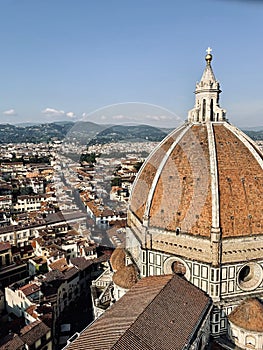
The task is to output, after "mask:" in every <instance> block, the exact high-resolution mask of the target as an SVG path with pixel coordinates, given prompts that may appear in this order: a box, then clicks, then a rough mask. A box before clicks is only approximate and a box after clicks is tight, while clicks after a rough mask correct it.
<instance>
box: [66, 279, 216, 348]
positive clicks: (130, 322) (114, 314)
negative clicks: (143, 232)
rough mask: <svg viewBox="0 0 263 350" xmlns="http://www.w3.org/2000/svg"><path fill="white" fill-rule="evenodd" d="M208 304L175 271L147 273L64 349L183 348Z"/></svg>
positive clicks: (199, 293) (200, 293)
mask: <svg viewBox="0 0 263 350" xmlns="http://www.w3.org/2000/svg"><path fill="white" fill-rule="evenodd" d="M211 305H212V301H211V299H210V298H209V297H208V296H207V295H206V294H205V293H204V292H203V291H201V290H200V289H198V288H197V287H195V286H194V285H192V284H191V283H189V282H188V281H186V280H185V279H182V278H180V277H178V276H177V275H162V276H152V277H146V278H143V279H141V280H140V281H139V282H138V283H136V284H135V285H134V286H133V287H132V288H131V289H130V290H129V291H128V292H127V293H126V294H125V295H124V296H123V297H122V298H121V299H120V300H118V301H117V302H116V304H114V305H113V306H112V307H111V308H110V309H108V310H107V311H106V312H105V313H104V314H103V315H102V316H101V317H100V318H99V319H97V320H96V321H95V322H94V323H93V324H92V325H91V326H89V327H88V328H87V329H86V330H85V331H84V332H83V333H81V335H80V336H79V338H77V339H76V340H75V341H74V342H73V343H72V344H70V345H69V346H68V347H67V350H75V349H78V350H84V349H85V350H89V349H90V350H91V349H92V350H102V349H103V350H104V349H114V350H124V349H125V350H129V349H130V350H136V349H140V350H141V349H147V350H148V349H149V350H157V349H158V350H159V349H163V350H166V349H167V350H168V349H169V350H170V349H183V348H184V346H185V344H186V343H187V342H188V341H189V339H190V338H191V335H192V333H193V331H194V330H195V327H196V326H197V325H198V324H199V323H200V322H202V321H203V317H204V314H206V313H207V312H209V311H210V306H211ZM189 311H190V312H191V317H189ZM160 333H162V336H160Z"/></svg>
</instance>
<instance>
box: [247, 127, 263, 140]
mask: <svg viewBox="0 0 263 350" xmlns="http://www.w3.org/2000/svg"><path fill="white" fill-rule="evenodd" d="M243 132H244V133H245V134H247V135H248V136H249V137H251V138H252V140H254V141H260V140H263V128H262V130H260V131H253V130H243Z"/></svg>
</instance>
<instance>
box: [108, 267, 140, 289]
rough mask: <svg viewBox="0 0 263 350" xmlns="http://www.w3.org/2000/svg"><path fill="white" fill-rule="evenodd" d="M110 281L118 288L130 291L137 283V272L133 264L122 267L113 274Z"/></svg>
mask: <svg viewBox="0 0 263 350" xmlns="http://www.w3.org/2000/svg"><path fill="white" fill-rule="evenodd" d="M112 280H113V282H114V283H115V284H117V285H118V286H119V287H121V288H124V289H130V288H131V287H132V286H133V285H134V284H135V283H136V282H137V281H138V271H137V269H136V267H135V265H133V264H130V265H128V266H124V267H122V268H121V269H119V270H118V271H116V272H115V273H114V275H113V278H112Z"/></svg>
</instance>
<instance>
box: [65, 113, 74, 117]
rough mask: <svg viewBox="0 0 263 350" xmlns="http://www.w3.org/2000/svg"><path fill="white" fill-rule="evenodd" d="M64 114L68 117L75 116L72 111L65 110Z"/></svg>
mask: <svg viewBox="0 0 263 350" xmlns="http://www.w3.org/2000/svg"><path fill="white" fill-rule="evenodd" d="M66 116H67V117H68V118H75V117H76V114H75V113H74V112H67V113H66Z"/></svg>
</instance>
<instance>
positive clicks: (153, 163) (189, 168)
mask: <svg viewBox="0 0 263 350" xmlns="http://www.w3.org/2000/svg"><path fill="white" fill-rule="evenodd" d="M209 54H210V52H209ZM210 56H211V57H210V58H211V59H209V60H207V64H206V67H205V69H204V72H203V75H202V78H201V80H200V82H199V83H197V84H196V90H195V96H196V97H195V106H194V108H193V109H191V110H190V111H189V113H188V120H187V121H186V122H185V123H184V124H183V125H181V126H180V127H178V128H177V129H175V130H174V131H173V132H172V133H170V135H168V136H167V137H166V138H165V139H164V140H163V141H162V142H161V143H160V144H159V145H158V146H157V148H156V149H155V150H154V151H153V152H152V153H151V154H150V156H149V157H148V159H147V160H146V161H145V163H144V165H143V166H142V168H141V169H140V172H139V174H138V176H137V178H136V181H135V183H134V186H133V190H132V194H131V199H130V205H129V211H128V225H129V227H130V228H131V229H132V230H133V232H135V234H136V237H137V238H138V239H139V240H140V242H141V244H142V246H143V245H145V246H146V247H148V248H150V249H155V250H161V251H163V252H167V253H171V254H176V255H179V256H180V255H181V256H184V257H187V256H188V257H189V258H190V259H198V260H203V261H206V262H211V261H212V262H213V264H214V265H218V264H219V259H221V262H230V261H231V262H233V261H243V256H244V254H246V256H247V258H248V259H250V258H251V259H253V258H255V257H256V256H257V254H260V252H256V253H255V250H256V249H255V248H253V249H250V248H249V245H248V244H247V243H246V242H245V241H244V239H245V238H246V237H255V240H257V237H259V236H260V235H262V234H263V217H262V212H263V204H262V203H263V156H262V153H261V151H260V150H259V148H258V147H257V145H256V144H255V142H253V141H252V140H251V139H250V138H249V137H248V136H247V135H246V134H244V133H243V132H242V131H241V130H239V129H238V128H236V127H235V126H233V125H232V124H230V123H229V122H228V120H227V118H226V111H225V110H224V109H222V108H221V107H220V106H219V94H220V93H221V90H220V86H219V82H218V81H217V80H216V78H215V76H214V73H213V70H212V67H211V60H212V55H210ZM237 239H240V240H242V242H243V243H241V244H239V250H237V249H236V245H235V244H233V240H237ZM261 241H262V240H261ZM242 244H243V245H242ZM258 244H259V245H260V247H258V249H259V250H260V249H261V250H262V249H263V243H262V242H259V243H258Z"/></svg>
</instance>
